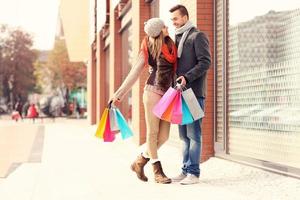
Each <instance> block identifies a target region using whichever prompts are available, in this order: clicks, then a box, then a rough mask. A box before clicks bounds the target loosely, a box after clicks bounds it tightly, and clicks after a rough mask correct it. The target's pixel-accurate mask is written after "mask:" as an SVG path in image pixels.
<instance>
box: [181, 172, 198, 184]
mask: <svg viewBox="0 0 300 200" xmlns="http://www.w3.org/2000/svg"><path fill="white" fill-rule="evenodd" d="M196 183H199V177H197V176H195V175H193V174H187V176H186V178H185V179H183V180H182V181H180V184H181V185H191V184H196Z"/></svg>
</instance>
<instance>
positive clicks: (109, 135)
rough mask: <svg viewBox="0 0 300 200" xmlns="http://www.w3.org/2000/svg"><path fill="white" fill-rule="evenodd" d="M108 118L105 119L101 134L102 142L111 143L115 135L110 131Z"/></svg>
mask: <svg viewBox="0 0 300 200" xmlns="http://www.w3.org/2000/svg"><path fill="white" fill-rule="evenodd" d="M109 119H110V117H109V116H108V117H107V119H106V126H105V130H104V133H103V140H104V142H113V141H114V140H115V134H114V132H112V131H111V129H110V120H109Z"/></svg>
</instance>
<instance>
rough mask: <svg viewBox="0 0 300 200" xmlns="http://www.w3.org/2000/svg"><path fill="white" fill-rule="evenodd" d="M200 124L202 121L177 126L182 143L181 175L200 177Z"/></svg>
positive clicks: (202, 101)
mask: <svg viewBox="0 0 300 200" xmlns="http://www.w3.org/2000/svg"><path fill="white" fill-rule="evenodd" d="M204 101H205V99H204V98H203V97H200V98H198V102H199V104H200V106H201V108H202V109H203V110H204ZM201 123H202V119H199V120H196V121H194V122H193V123H191V124H187V125H179V137H180V139H181V141H182V142H183V148H182V154H183V166H182V173H183V174H187V173H189V174H193V175H195V176H197V177H199V176H200V155H201V136H202V134H201Z"/></svg>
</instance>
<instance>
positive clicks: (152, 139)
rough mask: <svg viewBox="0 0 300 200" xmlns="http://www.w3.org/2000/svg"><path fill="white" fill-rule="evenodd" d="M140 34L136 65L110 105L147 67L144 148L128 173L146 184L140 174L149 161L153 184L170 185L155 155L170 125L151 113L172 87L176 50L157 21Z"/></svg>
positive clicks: (167, 133) (144, 178) (162, 24)
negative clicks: (139, 48)
mask: <svg viewBox="0 0 300 200" xmlns="http://www.w3.org/2000/svg"><path fill="white" fill-rule="evenodd" d="M144 30H145V32H146V34H147V36H146V37H145V38H144V40H143V42H142V45H141V50H140V53H139V56H138V60H137V63H136V64H135V65H134V66H133V68H132V69H131V71H130V72H129V74H128V76H127V77H126V79H125V81H124V82H123V84H122V85H121V86H120V88H119V89H118V90H117V91H116V92H115V94H114V96H113V97H112V99H111V101H112V102H113V103H115V102H119V101H121V100H122V98H123V96H124V95H125V94H126V93H127V92H128V91H129V90H130V89H131V87H132V85H133V84H134V83H135V81H136V80H137V79H138V77H139V75H140V74H141V72H142V71H143V69H144V68H145V67H150V70H149V77H148V79H147V80H146V85H145V88H144V93H143V103H144V108H145V118H146V128H147V139H146V147H147V148H146V150H145V151H144V152H143V153H141V155H139V156H138V157H137V159H136V160H135V161H134V163H133V164H132V165H131V169H132V170H133V171H134V172H135V173H136V174H137V177H138V178H139V179H140V180H142V181H148V178H147V177H146V176H145V174H144V166H145V165H146V164H147V162H148V161H149V160H150V162H151V163H152V165H153V172H154V177H155V181H156V182H157V183H164V184H165V183H171V179H170V178H168V177H167V176H166V175H165V174H164V172H163V169H162V166H161V162H160V160H159V158H158V154H157V151H158V149H159V148H160V147H161V146H162V145H163V144H164V143H165V142H166V141H167V140H168V138H169V131H170V123H169V122H166V121H163V120H160V119H159V118H157V117H156V116H155V115H154V114H153V113H152V109H153V107H154V105H155V104H156V103H157V102H158V101H159V100H160V99H161V97H162V96H163V95H164V93H165V92H166V91H167V89H168V88H169V87H170V86H172V85H173V83H174V76H175V72H176V60H177V49H176V46H175V44H174V42H173V41H172V39H171V38H170V37H169V33H168V29H167V27H166V26H165V24H164V22H163V21H162V20H161V19H159V18H151V19H149V20H148V21H147V22H146V23H145V26H144Z"/></svg>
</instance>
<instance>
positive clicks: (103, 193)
mask: <svg viewBox="0 0 300 200" xmlns="http://www.w3.org/2000/svg"><path fill="white" fill-rule="evenodd" d="M44 126H45V134H44V149H43V155H42V162H41V163H25V164H22V165H21V166H20V167H19V168H17V169H16V171H14V172H13V173H12V174H10V175H9V176H8V177H7V178H5V179H0V199H1V200H96V199H97V200H110V199H114V200H115V199H125V200H127V199H128V200H138V199H143V200H169V199H170V200H175V199H178V200H182V199H186V198H187V197H188V198H192V199H210V200H217V199H220V200H221V199H222V200H224V199H226V200H227V199H230V200H234V199H236V200H241V199H251V200H253V199H264V200H266V199H272V200H274V199H299V196H300V180H298V179H294V178H289V177H284V176H281V175H277V174H273V173H270V172H266V171H263V170H260V169H256V168H253V167H249V166H244V165H241V164H237V163H234V162H230V161H226V160H222V159H218V158H211V159H210V160H208V161H207V162H205V163H203V164H202V165H201V179H200V180H201V181H200V183H199V184H196V185H188V186H183V185H180V184H178V183H173V184H169V185H161V184H156V183H154V181H153V174H152V168H151V165H149V164H148V165H147V166H146V175H147V176H148V178H149V182H147V183H144V182H141V181H139V180H138V179H137V178H136V176H135V174H134V173H133V172H131V171H130V168H129V166H130V164H131V162H132V161H133V160H134V159H135V157H136V155H137V154H138V152H139V148H137V146H136V145H135V144H134V143H133V141H131V139H129V140H121V139H120V138H117V141H115V142H113V143H104V142H103V141H101V140H99V139H97V138H95V137H94V131H95V129H96V127H95V126H88V125H86V124H84V123H76V122H75V123H53V124H45V125H44ZM160 158H161V160H162V164H163V167H164V171H165V173H166V174H167V175H168V176H173V175H177V173H178V172H179V167H180V152H179V150H178V148H176V147H173V146H171V145H168V144H167V145H166V146H164V147H163V148H162V149H161V150H160Z"/></svg>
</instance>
